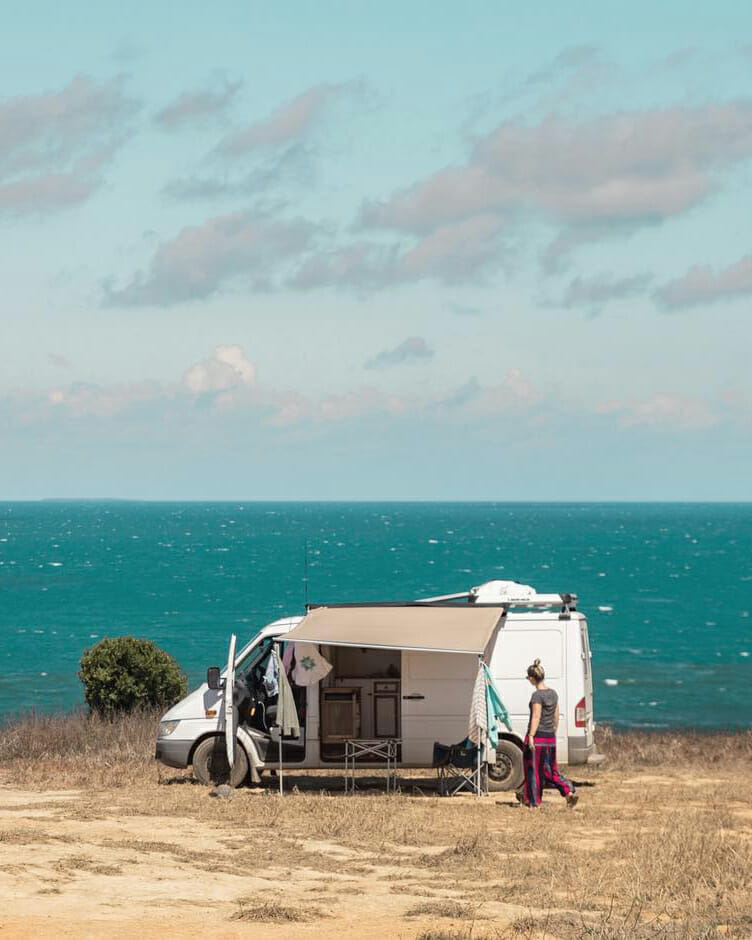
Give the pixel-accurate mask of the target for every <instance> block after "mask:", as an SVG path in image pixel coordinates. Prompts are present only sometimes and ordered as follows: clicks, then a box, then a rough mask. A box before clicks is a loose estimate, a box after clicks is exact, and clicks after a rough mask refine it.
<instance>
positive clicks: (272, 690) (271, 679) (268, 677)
mask: <svg viewBox="0 0 752 940" xmlns="http://www.w3.org/2000/svg"><path fill="white" fill-rule="evenodd" d="M279 672H280V670H279V660H278V658H277V657H276V656H274V655H271V656H270V657H269V662H268V663H267V664H266V672H265V673H264V691H265V692H266V694H267V695H268V696H269V698H272V697H273V696H275V695H279Z"/></svg>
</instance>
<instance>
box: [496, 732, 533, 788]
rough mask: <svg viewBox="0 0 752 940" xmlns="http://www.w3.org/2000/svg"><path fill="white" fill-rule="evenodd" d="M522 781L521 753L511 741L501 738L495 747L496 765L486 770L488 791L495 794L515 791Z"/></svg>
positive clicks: (523, 773)
mask: <svg viewBox="0 0 752 940" xmlns="http://www.w3.org/2000/svg"><path fill="white" fill-rule="evenodd" d="M524 779H525V769H524V766H523V763H522V751H521V750H520V749H519V747H517V745H516V744H515V743H514V742H513V741H506V740H504V739H503V738H502V740H501V741H499V743H498V744H497V745H496V763H495V764H492V765H490V766H489V768H488V789H489V790H494V791H495V792H497V793H499V792H502V791H505V790H516V789H517V788H518V787H521V786H522V783H523V781H524Z"/></svg>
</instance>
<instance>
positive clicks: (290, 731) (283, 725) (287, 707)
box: [272, 646, 300, 738]
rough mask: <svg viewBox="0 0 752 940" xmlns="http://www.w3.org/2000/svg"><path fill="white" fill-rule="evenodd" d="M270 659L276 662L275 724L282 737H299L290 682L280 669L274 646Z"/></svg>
mask: <svg viewBox="0 0 752 940" xmlns="http://www.w3.org/2000/svg"><path fill="white" fill-rule="evenodd" d="M272 659H273V660H275V662H276V663H277V675H278V676H279V699H278V700H277V718H276V724H277V726H278V727H279V728H280V729H281V730H282V735H283V737H293V738H299V737H300V722H299V720H298V710H297V708H296V707H295V699H294V698H293V694H292V689H291V688H290V683H289V682H288V681H287V676H286V675H285V670H284V669H282V661H281V660H280V658H279V650H278V649H277V647H276V646H275V647H274V652H273V653H272Z"/></svg>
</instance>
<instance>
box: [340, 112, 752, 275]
mask: <svg viewBox="0 0 752 940" xmlns="http://www.w3.org/2000/svg"><path fill="white" fill-rule="evenodd" d="M750 156H752V104H750V102H748V101H734V102H730V103H725V104H715V105H707V106H703V107H695V108H691V107H673V108H663V109H652V110H644V111H632V112H622V113H619V114H615V115H611V116H605V117H598V118H592V119H590V120H587V121H579V122H574V121H569V120H565V119H563V118H559V117H555V116H550V117H547V118H545V119H544V120H542V121H540V122H539V123H537V124H529V123H524V122H522V121H518V120H512V121H505V122H504V123H502V124H500V125H499V126H498V127H497V128H496V130H494V131H493V132H491V133H489V134H487V135H485V136H483V137H481V138H479V139H478V140H477V142H476V143H475V145H474V147H473V149H472V152H471V154H470V157H469V159H468V160H467V162H466V163H465V164H464V165H460V166H452V167H447V168H445V169H442V170H439V171H438V172H436V173H434V174H432V175H431V176H429V177H427V178H426V179H424V180H421V181H419V182H417V183H415V184H414V185H413V186H410V187H409V188H407V189H404V190H401V191H399V192H397V193H395V194H394V195H393V196H392V197H391V198H389V199H386V200H384V201H382V202H367V203H364V205H363V206H362V209H361V212H360V219H359V220H360V224H361V226H362V227H363V228H370V229H386V230H392V231H397V232H402V233H407V234H410V235H413V236H415V237H417V238H419V239H422V240H423V242H424V244H425V243H427V244H429V245H430V244H431V242H430V239H433V238H436V237H437V236H438V235H439V233H442V232H444V231H446V230H447V228H448V227H458V226H463V227H464V228H463V229H462V231H463V233H464V238H463V240H462V247H463V251H464V253H465V255H466V257H468V258H469V259H471V262H472V261H474V259H477V258H478V253H480V257H481V258H482V260H483V262H484V263H486V262H487V261H488V257H486V256H484V252H488V253H489V254H490V253H491V252H492V251H494V250H495V251H496V252H497V257H498V244H496V245H494V244H493V242H492V244H491V245H490V246H489V244H488V241H489V234H491V236H492V238H493V233H498V232H500V231H501V230H502V228H503V227H504V226H513V225H515V224H516V223H517V222H518V220H519V218H520V217H521V214H527V215H528V216H532V217H537V218H542V219H544V220H547V221H549V222H552V223H554V224H555V225H556V226H558V227H559V229H560V232H561V235H560V240H559V241H558V243H557V251H558V252H559V253H561V252H562V251H566V250H567V249H568V248H570V247H571V246H572V245H573V244H576V243H577V242H578V241H583V240H587V239H589V238H592V237H596V236H599V235H600V234H602V233H603V232H604V231H609V230H610V231H613V232H630V231H634V229H636V228H639V227H641V226H645V225H651V224H655V223H658V222H661V221H664V220H665V219H668V218H671V217H673V216H676V215H679V214H681V213H682V212H685V211H686V210H687V209H690V208H691V207H693V206H695V205H697V204H698V203H699V202H700V201H701V200H703V199H704V198H705V197H707V196H708V195H709V194H710V193H711V192H713V190H714V189H715V188H716V186H717V185H718V179H719V174H720V173H721V172H722V171H724V170H726V169H728V168H729V167H732V166H733V165H735V164H736V163H739V162H740V161H743V160H747V159H749V158H750ZM481 223H482V224H481ZM473 224H477V229H476V230H475V231H474V230H473V228H472V225H473ZM450 230H451V228H450ZM418 250H419V249H418ZM407 273H408V274H409V273H410V272H407ZM473 273H474V263H470V264H465V266H464V270H461V271H460V272H459V274H460V275H462V274H466V275H471V274H473ZM415 274H417V275H418V276H421V275H422V274H423V269H421V268H420V267H418V269H417V271H416V272H415Z"/></svg>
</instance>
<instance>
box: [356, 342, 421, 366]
mask: <svg viewBox="0 0 752 940" xmlns="http://www.w3.org/2000/svg"><path fill="white" fill-rule="evenodd" d="M431 358H433V350H432V349H431V347H430V346H429V345H428V343H427V342H426V341H425V340H424V339H423V337H422V336H409V337H408V338H407V339H406V340H404V341H403V342H401V343H400V344H399V345H398V346H395V347H394V349H383V350H382V351H381V352H380V353H377V354H376V355H375V356H374V357H373V358H372V359H369V360H368V362H366V364H365V368H366V369H387V368H389V367H391V366H398V365H403V364H404V363H406V362H415V360H416V359H431Z"/></svg>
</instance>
